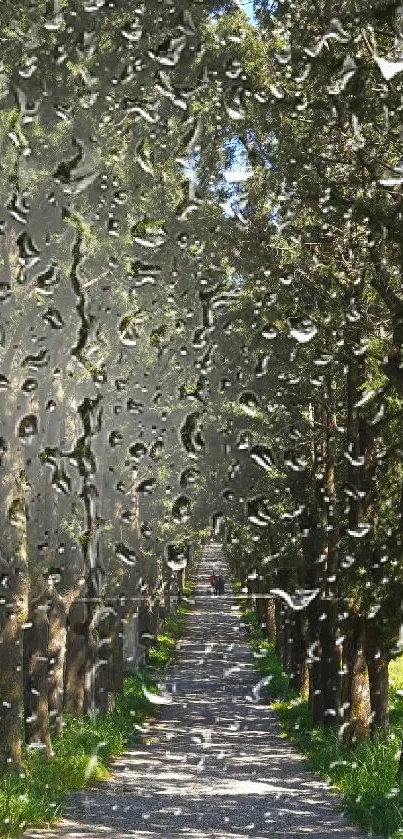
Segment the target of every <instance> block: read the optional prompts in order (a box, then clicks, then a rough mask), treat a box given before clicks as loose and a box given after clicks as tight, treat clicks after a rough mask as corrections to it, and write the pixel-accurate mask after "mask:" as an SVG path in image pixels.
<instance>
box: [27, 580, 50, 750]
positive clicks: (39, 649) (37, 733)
mask: <svg viewBox="0 0 403 839" xmlns="http://www.w3.org/2000/svg"><path fill="white" fill-rule="evenodd" d="M28 624H29V625H28V626H27V628H26V630H25V632H24V654H23V662H24V716H25V739H26V742H27V744H28V745H30V746H40V747H42V748H43V749H44V750H45V752H46V754H47V756H48V757H50V756H51V755H52V745H51V740H50V727H49V705H48V630H49V624H48V616H47V602H46V592H43V593H42V594H41V595H40V596H39V597H37V598H36V599H35V600H32V601H31V602H30V608H29V613H28Z"/></svg>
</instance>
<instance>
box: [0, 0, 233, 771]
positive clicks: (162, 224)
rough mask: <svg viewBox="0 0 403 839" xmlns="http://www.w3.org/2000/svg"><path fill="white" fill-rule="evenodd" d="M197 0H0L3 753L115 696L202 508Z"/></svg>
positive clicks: (40, 738) (205, 267)
mask: <svg viewBox="0 0 403 839" xmlns="http://www.w3.org/2000/svg"><path fill="white" fill-rule="evenodd" d="M31 5H32V4H31ZM215 5H217V4H214V3H211V4H209V3H207V4H204V5H203V7H201V5H200V4H198V3H195V4H194V8H193V7H192V8H189V6H188V4H187V3H176V4H175V6H174V5H172V4H169V3H167V4H165V5H164V6H162V4H160V3H159V2H149V3H146V4H143V6H139V7H138V8H137V7H136V8H133V4H132V3H131V2H129V0H118V2H113V3H112V2H105V3H102V4H91V3H84V4H83V3H82V2H81V0H61V2H55V3H54V4H49V3H48V2H47V0H46V2H45V0H43V2H42V0H41V2H38V3H36V4H35V6H32V8H31V6H30V7H29V8H28V7H25V5H24V8H21V9H16V7H15V4H13V3H8V2H5V3H3V4H2V8H1V12H0V24H1V30H2V33H3V35H2V39H3V40H2V43H3V47H2V73H1V93H0V95H1V98H2V103H1V104H2V115H1V118H0V132H1V133H0V136H1V146H2V164H1V174H0V177H1V191H2V199H3V200H2V210H1V213H2V215H1V284H0V291H1V321H0V357H1V374H0V388H1V390H2V407H1V413H0V423H1V430H0V473H1V476H0V477H1V482H0V514H1V528H0V529H1V542H0V573H1V584H2V589H1V591H2V598H1V601H0V641H1V643H0V752H1V755H2V761H3V765H7V764H8V765H11V766H18V765H19V764H20V762H21V755H22V742H23V740H24V739H25V741H26V743H27V744H28V745H29V746H31V747H38V748H43V749H45V750H46V752H47V754H48V755H51V753H52V744H51V738H52V736H58V734H59V733H60V732H61V730H62V726H63V713H64V712H68V713H71V714H74V715H76V716H81V715H82V714H84V713H85V712H87V711H89V712H92V713H102V712H105V711H106V710H108V708H110V707H111V705H113V702H114V699H115V697H116V696H117V695H118V694H119V692H120V691H121V689H122V678H123V664H124V655H125V658H126V664H129V666H130V664H131V666H135V665H136V664H137V663H138V658H139V656H140V655H141V654H142V653H143V654H144V652H145V651H146V649H147V646H148V645H149V644H150V642H151V639H152V636H153V635H154V634H155V631H156V627H157V625H158V622H159V621H160V620H161V618H162V617H163V615H165V614H167V611H169V608H170V605H171V599H172V595H174V596H175V595H176V593H177V589H178V587H180V586H181V585H182V583H183V574H184V569H185V568H186V566H187V564H188V563H189V561H191V560H192V557H193V556H194V554H195V551H196V552H197V550H198V546H199V544H200V540H201V537H202V535H203V527H204V522H205V521H206V517H207V520H208V513H207V509H208V507H207V506H206V505H207V504H208V500H207V499H208V493H207V484H208V480H204V479H203V478H202V476H201V474H200V470H199V468H198V459H199V457H200V456H201V455H202V453H203V452H204V450H205V449H206V445H207V448H209V445H210V449H211V452H212V453H213V452H214V451H215V445H216V444H215V442H214V439H213V437H214V435H212V437H211V444H208V441H207V444H206V440H205V438H204V436H203V432H202V416H203V412H204V410H205V403H206V400H207V398H208V376H209V371H210V367H211V360H210V358H211V353H212V347H211V344H210V338H209V334H210V333H209V329H210V327H211V310H210V304H211V297H212V295H213V293H214V292H215V290H216V288H217V287H218V286H220V284H224V285H225V283H226V282H227V279H226V278H227V273H228V271H227V267H226V265H225V262H224V260H223V259H221V258H220V259H217V258H216V247H217V241H216V231H215V226H214V224H212V223H211V222H210V219H209V210H208V207H209V201H210V199H209V197H208V195H207V197H206V196H205V197H204V198H203V188H202V187H201V186H200V190H199V191H197V189H196V186H195V184H194V181H193V180H192V176H191V171H190V168H189V167H190V161H191V157H192V155H193V154H194V152H195V150H196V149H197V147H198V145H199V143H200V136H201V123H200V119H199V117H198V115H197V113H193V109H192V103H193V100H194V99H195V97H196V95H197V93H198V91H199V90H200V89H201V88H202V86H203V85H204V76H205V72H204V69H203V58H202V52H203V50H202V30H201V26H202V22H203V21H206V20H207V17H208V14H209V12H210V11H213V10H214V8H215ZM98 6H99V8H98ZM195 59H197V61H199V62H201V64H200V67H199V70H198V74H199V75H198V78H197V79H196V80H195V81H194V87H192V81H193V77H192V79H190V72H191V68H192V73H193V72H194V62H195ZM206 191H207V188H206V189H205V190H204V192H205V193H206ZM196 490H197V497H198V508H197V510H196V511H194V510H193V508H194V496H195V493H196ZM135 636H136V637H135ZM136 638H137V640H136ZM125 639H126V640H125ZM124 646H125V647H126V652H125V654H124Z"/></svg>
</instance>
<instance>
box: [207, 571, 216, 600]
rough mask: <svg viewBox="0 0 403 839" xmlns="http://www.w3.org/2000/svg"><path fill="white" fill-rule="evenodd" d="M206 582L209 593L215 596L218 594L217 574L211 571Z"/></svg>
mask: <svg viewBox="0 0 403 839" xmlns="http://www.w3.org/2000/svg"><path fill="white" fill-rule="evenodd" d="M208 581H209V583H210V585H211V593H212V594H215V595H217V593H218V577H217V574H216V573H215V571H213V573H212V574H210V576H209V578H208Z"/></svg>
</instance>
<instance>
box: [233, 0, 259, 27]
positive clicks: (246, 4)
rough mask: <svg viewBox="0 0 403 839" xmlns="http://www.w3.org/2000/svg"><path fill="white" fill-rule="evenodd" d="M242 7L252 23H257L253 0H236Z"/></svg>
mask: <svg viewBox="0 0 403 839" xmlns="http://www.w3.org/2000/svg"><path fill="white" fill-rule="evenodd" d="M235 2H236V4H237V5H238V6H239V8H240V9H243V11H244V12H245V13H246V14H247V15H248V18H249V20H250V22H251V23H254V24H257V20H256V17H255V13H254V11H253V0H235Z"/></svg>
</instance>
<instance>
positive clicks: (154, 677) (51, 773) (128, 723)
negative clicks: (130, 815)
mask: <svg viewBox="0 0 403 839" xmlns="http://www.w3.org/2000/svg"><path fill="white" fill-rule="evenodd" d="M191 590H192V583H189V584H188V585H187V586H186V587H185V595H188V594H190V593H191ZM187 611H188V608H187V607H186V605H182V604H181V605H180V606H178V610H177V613H176V614H174V615H171V616H170V617H169V618H168V619H167V620H166V621H165V625H164V629H163V632H162V633H161V634H159V635H158V636H157V638H156V642H155V645H154V646H153V647H152V649H151V650H150V652H149V655H148V664H149V667H146V668H143V669H141V670H139V671H138V672H137V673H136V674H134V675H131V676H128V677H127V678H126V679H125V683H124V693H123V695H122V696H121V697H120V699H119V701H118V703H117V706H116V709H115V710H114V711H113V712H111V713H109V714H105V715H104V716H102V717H97V718H95V719H92V718H91V717H89V716H87V717H85V718H84V719H83V720H77V719H74V718H72V717H68V716H66V717H65V726H64V730H63V735H62V736H61V737H60V738H57V739H55V740H54V743H53V748H54V756H53V757H52V758H51V759H50V760H49V759H47V758H46V757H45V755H44V754H43V752H40V751H37V750H36V751H33V750H26V752H25V755H24V762H23V770H22V772H21V774H20V775H19V776H18V775H16V774H12V773H6V774H4V775H3V776H2V777H0V836H2V837H12V836H18V835H20V834H21V833H22V832H23V831H24V829H25V828H26V827H28V826H30V827H43V826H46V825H49V824H51V823H52V822H55V821H56V820H57V819H58V818H60V816H61V812H62V806H63V801H64V799H65V796H66V793H67V792H71V791H73V790H78V789H82V788H84V787H86V786H88V785H89V784H91V783H93V782H94V781H100V780H105V779H107V778H108V777H109V767H110V765H111V762H112V759H113V758H114V757H117V756H118V755H121V754H123V753H124V752H125V751H126V749H127V746H128V743H130V742H135V740H136V735H137V736H138V730H139V729H141V726H142V723H143V722H144V720H145V719H146V717H150V716H155V715H156V712H158V710H159V707H160V706H158V705H155V704H154V703H153V702H152V701H150V700H149V699H148V698H147V695H145V692H144V689H145V691H146V694H148V695H149V694H152V693H156V692H157V691H158V676H159V675H162V674H163V672H164V670H165V667H166V665H167V664H168V663H169V661H170V660H171V658H172V656H173V653H174V651H175V646H176V642H177V640H178V638H179V637H180V635H181V634H182V632H183V630H184V627H185V623H186V613H187Z"/></svg>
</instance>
